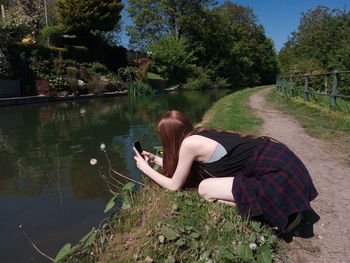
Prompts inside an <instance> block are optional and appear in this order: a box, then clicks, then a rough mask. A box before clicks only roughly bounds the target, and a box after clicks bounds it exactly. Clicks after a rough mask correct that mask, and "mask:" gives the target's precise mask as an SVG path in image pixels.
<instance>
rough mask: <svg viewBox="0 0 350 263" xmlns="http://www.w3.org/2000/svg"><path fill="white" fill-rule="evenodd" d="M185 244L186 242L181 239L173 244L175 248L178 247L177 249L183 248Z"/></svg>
mask: <svg viewBox="0 0 350 263" xmlns="http://www.w3.org/2000/svg"><path fill="white" fill-rule="evenodd" d="M185 244H186V241H185V239H183V238H180V239H179V240H177V241H176V242H175V245H177V246H179V247H181V246H183V245H185Z"/></svg>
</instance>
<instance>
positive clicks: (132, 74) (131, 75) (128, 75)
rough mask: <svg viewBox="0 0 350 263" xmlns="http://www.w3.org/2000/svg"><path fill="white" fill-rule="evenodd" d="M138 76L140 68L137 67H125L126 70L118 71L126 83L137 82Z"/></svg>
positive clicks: (120, 69)
mask: <svg viewBox="0 0 350 263" xmlns="http://www.w3.org/2000/svg"><path fill="white" fill-rule="evenodd" d="M137 74H138V68H137V67H131V66H128V67H125V68H119V69H118V76H119V77H120V78H121V79H122V80H123V81H126V82H130V81H134V80H136V76H137Z"/></svg>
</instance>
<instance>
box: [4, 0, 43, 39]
mask: <svg viewBox="0 0 350 263" xmlns="http://www.w3.org/2000/svg"><path fill="white" fill-rule="evenodd" d="M43 11H44V3H43V1H42V0H14V1H13V5H12V7H11V8H9V10H8V12H7V14H6V18H5V19H3V20H2V21H1V24H0V26H1V28H4V29H7V30H8V31H9V32H10V33H11V35H13V36H18V37H23V35H24V34H27V33H32V36H33V38H34V40H36V38H37V35H38V33H39V30H40V27H41V21H42V19H43Z"/></svg>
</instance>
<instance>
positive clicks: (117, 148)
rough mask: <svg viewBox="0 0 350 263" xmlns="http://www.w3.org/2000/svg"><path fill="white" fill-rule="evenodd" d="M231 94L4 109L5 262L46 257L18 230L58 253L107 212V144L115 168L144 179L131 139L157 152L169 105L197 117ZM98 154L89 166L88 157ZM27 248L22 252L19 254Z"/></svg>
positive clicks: (0, 180) (1, 239)
mask: <svg viewBox="0 0 350 263" xmlns="http://www.w3.org/2000/svg"><path fill="white" fill-rule="evenodd" d="M227 93H228V91H215V92H213V91H211V92H206V93H205V92H179V93H174V94H162V95H154V96H152V97H141V98H132V99H131V98H128V97H114V98H100V99H91V100H87V101H74V102H64V103H51V104H45V105H25V106H16V107H8V108H1V109H0V207H1V210H0V222H1V224H0V262H47V261H46V259H45V258H43V257H41V256H39V255H38V254H37V253H36V252H35V251H34V249H33V248H32V247H31V246H30V244H29V243H28V242H27V241H26V240H25V238H24V237H23V235H22V234H21V233H20V231H19V230H18V225H19V224H23V225H24V226H25V228H26V230H27V232H28V233H29V235H30V237H31V238H32V239H33V241H34V242H35V243H36V244H37V245H38V246H39V247H40V248H41V249H42V250H44V251H45V252H46V253H47V254H49V255H51V256H54V255H55V254H56V253H57V250H58V249H59V248H60V247H62V246H63V245H64V244H65V243H67V242H70V243H75V242H77V241H78V240H79V239H80V237H82V236H83V235H84V234H85V233H87V232H88V231H89V230H90V229H91V227H92V226H97V225H98V223H99V222H100V221H101V220H102V219H103V218H104V217H105V216H106V215H104V214H103V210H104V206H105V202H106V200H108V199H109V197H110V195H109V192H108V188H107V186H106V184H105V182H104V181H103V180H102V179H101V177H100V175H99V173H98V170H100V171H102V173H103V172H104V171H105V170H106V168H107V163H106V159H105V158H104V156H103V153H102V152H101V151H100V149H99V147H100V144H101V143H104V144H105V145H106V150H107V152H108V155H109V157H110V159H111V160H112V165H113V168H114V169H116V170H118V171H119V172H121V173H123V174H126V175H129V176H131V177H133V178H134V179H138V178H139V175H140V173H139V172H138V170H137V169H136V167H135V164H134V160H133V151H132V148H131V145H132V142H133V141H134V140H136V139H138V140H140V141H141V142H142V144H143V147H144V148H145V149H147V150H150V151H151V150H152V147H153V146H155V145H158V144H159V139H158V136H157V134H156V133H155V131H154V125H155V123H156V121H157V120H158V118H159V116H160V115H161V114H162V113H163V112H164V111H166V110H170V109H180V110H181V111H183V112H185V113H186V115H187V116H189V118H190V119H191V120H193V121H194V122H197V121H199V120H200V118H201V116H202V114H203V113H204V112H205V111H206V110H207V109H208V108H209V107H210V106H211V104H212V103H213V102H215V101H216V100H217V99H218V98H220V97H222V96H223V95H225V94H227ZM91 158H96V159H97V161H98V162H97V164H96V165H95V166H91V165H90V164H89V160H90V159H91ZM18 251H21V253H18Z"/></svg>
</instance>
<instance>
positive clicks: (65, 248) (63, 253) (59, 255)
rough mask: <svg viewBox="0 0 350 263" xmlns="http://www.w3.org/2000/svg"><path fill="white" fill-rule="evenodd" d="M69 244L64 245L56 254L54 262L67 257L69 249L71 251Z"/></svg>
mask: <svg viewBox="0 0 350 263" xmlns="http://www.w3.org/2000/svg"><path fill="white" fill-rule="evenodd" d="M71 246H72V245H71V244H70V243H68V244H65V245H64V246H63V247H62V248H61V249H60V251H59V252H58V253H57V255H56V258H55V260H54V262H55V263H56V262H60V261H61V260H62V259H64V258H65V257H66V256H67V255H69V254H70V249H71Z"/></svg>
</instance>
